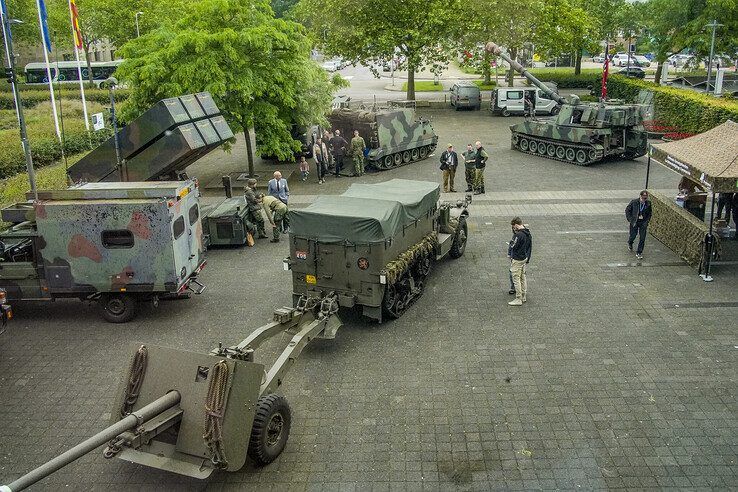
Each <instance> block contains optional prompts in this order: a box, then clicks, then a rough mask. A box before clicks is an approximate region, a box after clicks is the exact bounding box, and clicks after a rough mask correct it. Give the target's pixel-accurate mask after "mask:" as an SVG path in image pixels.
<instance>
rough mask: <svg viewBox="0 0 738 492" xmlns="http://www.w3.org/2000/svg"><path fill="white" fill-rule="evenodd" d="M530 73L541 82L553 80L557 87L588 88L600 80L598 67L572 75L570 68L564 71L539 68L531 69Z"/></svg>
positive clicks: (600, 74) (600, 75) (600, 73)
mask: <svg viewBox="0 0 738 492" xmlns="http://www.w3.org/2000/svg"><path fill="white" fill-rule="evenodd" d="M531 73H532V74H533V76H534V77H537V78H538V79H539V80H541V82H554V83H555V84H556V85H557V87H558V88H559V89H588V88H590V87H593V86H595V85H597V84H599V83H600V81H601V80H602V72H601V70H599V69H596V70H594V69H592V70H585V71H582V73H581V74H579V75H574V72H573V69H571V68H570V69H568V70H566V71H562V70H557V69H555V68H554V69H545V68H539V69H533V70H531Z"/></svg>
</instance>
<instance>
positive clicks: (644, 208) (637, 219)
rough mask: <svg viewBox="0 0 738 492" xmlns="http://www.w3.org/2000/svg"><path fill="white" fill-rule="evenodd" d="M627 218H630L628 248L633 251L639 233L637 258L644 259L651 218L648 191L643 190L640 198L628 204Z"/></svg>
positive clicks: (626, 208)
mask: <svg viewBox="0 0 738 492" xmlns="http://www.w3.org/2000/svg"><path fill="white" fill-rule="evenodd" d="M625 218H626V219H628V224H630V234H629V235H628V249H629V250H630V251H633V241H635V238H636V235H638V248H637V249H636V258H638V259H639V260H641V259H643V246H644V245H645V244H646V231H647V229H648V221H649V220H651V201H650V200H649V199H648V191H646V190H643V191H641V195H640V197H639V198H635V199H633V200H631V201H630V203H629V204H628V206H627V207H625Z"/></svg>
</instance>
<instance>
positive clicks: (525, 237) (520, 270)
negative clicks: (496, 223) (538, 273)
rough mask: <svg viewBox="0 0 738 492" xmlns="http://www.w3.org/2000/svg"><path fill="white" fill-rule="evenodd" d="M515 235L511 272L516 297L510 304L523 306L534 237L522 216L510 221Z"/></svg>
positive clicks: (511, 246)
mask: <svg viewBox="0 0 738 492" xmlns="http://www.w3.org/2000/svg"><path fill="white" fill-rule="evenodd" d="M510 225H511V226H512V229H513V232H514V234H515V235H514V236H513V240H512V243H511V244H510V273H511V274H512V279H513V285H514V286H515V299H513V300H512V301H510V302H508V304H509V305H510V306H522V305H523V303H524V302H526V298H525V295H526V293H527V292H528V279H527V277H526V275H525V267H526V265H528V263H530V256H531V253H532V252H533V237H532V236H531V235H530V231H529V230H528V228H527V227H525V225H523V221H522V219H521V218H520V217H515V218H514V219H513V220H511V221H510Z"/></svg>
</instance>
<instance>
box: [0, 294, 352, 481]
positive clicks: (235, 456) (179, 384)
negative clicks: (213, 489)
mask: <svg viewBox="0 0 738 492" xmlns="http://www.w3.org/2000/svg"><path fill="white" fill-rule="evenodd" d="M337 311H338V304H337V299H336V296H335V295H332V294H329V295H326V296H325V297H323V298H322V299H316V298H308V297H303V298H301V299H300V300H299V302H298V303H297V306H296V307H294V308H281V309H278V310H276V311H275V312H274V319H273V321H272V322H271V323H269V324H267V325H264V326H262V327H261V328H258V329H257V330H255V331H254V332H253V333H251V335H249V336H248V337H247V338H246V339H244V340H243V341H242V342H240V343H238V344H237V345H232V346H229V347H222V346H219V347H218V348H216V349H213V350H212V351H211V352H210V353H209V354H197V353H194V352H189V351H185V350H175V349H170V348H164V347H157V346H153V345H152V346H147V345H140V346H138V347H134V349H135V351H134V354H133V357H132V359H131V365H130V367H129V369H128V370H127V371H125V373H124V374H123V377H122V378H121V384H120V390H119V392H118V397H117V398H116V400H115V402H114V403H113V408H112V411H111V425H110V426H109V427H107V428H106V429H104V430H103V431H101V432H99V433H97V434H95V435H94V436H92V437H90V438H89V439H87V440H85V441H83V442H82V443H80V444H78V445H77V446H75V447H73V448H71V449H69V450H68V451H66V452H64V453H63V454H61V455H59V456H58V457H56V458H54V459H52V460H51V461H49V462H47V463H45V464H43V465H41V466H39V467H38V468H36V469H34V470H33V471H31V472H30V473H27V474H26V475H23V476H21V477H19V478H18V479H16V480H15V481H13V482H12V483H10V484H8V485H4V486H0V492H16V491H19V490H23V489H25V488H27V487H29V486H31V485H33V484H34V483H36V482H38V481H39V480H42V479H43V478H45V477H47V476H49V475H51V474H52V473H54V472H55V471H57V470H59V469H61V468H62V467H64V466H66V465H68V464H70V463H72V462H73V461H75V460H77V459H78V458H80V457H82V456H84V455H85V454H87V453H89V452H91V451H93V450H94V449H96V448H98V447H101V446H103V445H105V444H107V446H106V448H105V450H104V451H103V456H104V457H105V458H113V457H118V458H120V459H123V460H126V461H130V462H133V463H138V464H141V465H146V466H149V467H152V468H158V469H161V470H166V471H169V472H173V473H178V474H180V475H187V476H190V477H194V478H199V479H205V478H207V477H209V476H210V474H211V473H212V472H213V471H214V470H225V471H237V470H239V469H241V468H242V467H243V465H244V464H245V462H246V457H247V455H248V457H250V458H251V459H252V460H253V462H254V463H256V464H257V465H265V464H268V463H271V462H272V461H274V460H275V459H276V458H277V457H278V456H279V454H280V453H281V452H282V450H283V449H284V447H285V445H286V444H287V439H288V437H289V432H290V426H291V423H292V416H291V410H290V407H289V404H288V403H287V400H286V399H285V398H284V397H283V396H280V395H278V394H276V393H275V392H276V391H277V390H278V389H279V388H280V386H281V385H282V383H283V379H284V376H285V374H286V373H287V371H288V370H289V369H290V368H291V367H292V365H293V364H294V363H295V360H296V359H297V357H298V356H299V354H300V353H301V352H302V350H303V349H304V348H305V346H306V345H307V344H308V343H309V342H310V341H311V340H313V339H314V338H328V339H332V338H335V335H336V331H337V330H338V328H340V326H341V321H340V319H339V318H338V317H337V316H335V314H336V312H337ZM284 334H291V335H293V336H292V339H291V340H290V342H289V344H288V345H287V347H286V348H285V349H284V351H283V352H282V353H281V354H280V355H279V357H278V358H277V360H276V361H275V362H274V364H273V365H272V367H271V368H270V369H269V370H268V371H266V370H265V367H264V365H262V364H259V363H256V362H254V355H255V351H256V350H257V349H258V347H259V346H260V345H262V344H263V343H264V342H265V341H267V340H269V339H271V338H274V337H277V336H282V335H284ZM203 424H204V425H203Z"/></svg>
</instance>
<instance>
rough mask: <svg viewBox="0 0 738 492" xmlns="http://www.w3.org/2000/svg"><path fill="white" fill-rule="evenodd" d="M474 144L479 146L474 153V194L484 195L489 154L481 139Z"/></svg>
mask: <svg viewBox="0 0 738 492" xmlns="http://www.w3.org/2000/svg"><path fill="white" fill-rule="evenodd" d="M474 145H475V146H476V147H477V151H476V153H475V155H474V194H475V195H482V194H484V168H485V167H487V159H489V154H488V153H487V151H486V150H484V147H482V142H480V141H479V140H477V141H476V143H475V144H474Z"/></svg>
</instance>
